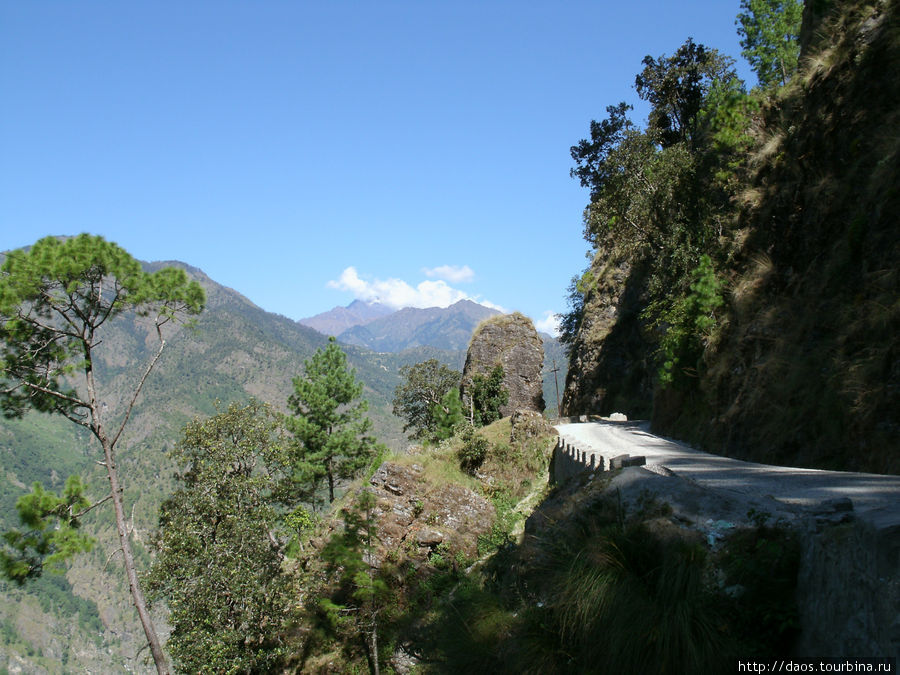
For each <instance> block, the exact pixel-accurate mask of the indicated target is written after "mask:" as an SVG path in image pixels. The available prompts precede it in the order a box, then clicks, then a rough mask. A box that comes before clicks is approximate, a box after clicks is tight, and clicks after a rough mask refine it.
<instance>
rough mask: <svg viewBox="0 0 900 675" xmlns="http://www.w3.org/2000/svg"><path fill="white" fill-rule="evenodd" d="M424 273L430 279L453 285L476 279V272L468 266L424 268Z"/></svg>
mask: <svg viewBox="0 0 900 675" xmlns="http://www.w3.org/2000/svg"><path fill="white" fill-rule="evenodd" d="M422 272H423V273H424V274H425V276H426V277H428V278H429V279H443V280H444V281H449V282H450V283H453V284H460V283H465V282H466V281H472V279H474V278H475V272H474V271H473V270H472V268H471V267H469V266H468V265H463V266H462V267H460V266H459V265H441V266H440V267H423V268H422Z"/></svg>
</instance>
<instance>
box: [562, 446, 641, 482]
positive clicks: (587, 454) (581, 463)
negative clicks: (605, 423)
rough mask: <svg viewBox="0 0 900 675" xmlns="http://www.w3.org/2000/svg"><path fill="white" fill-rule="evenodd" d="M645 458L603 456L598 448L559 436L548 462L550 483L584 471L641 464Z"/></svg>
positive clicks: (613, 469)
mask: <svg viewBox="0 0 900 675" xmlns="http://www.w3.org/2000/svg"><path fill="white" fill-rule="evenodd" d="M644 464H646V459H645V458H644V457H642V456H638V457H632V456H631V455H616V456H615V457H608V456H607V457H604V456H603V455H602V454H600V451H599V450H595V449H594V448H590V447H581V448H579V447H576V446H575V445H574V444H573V443H572V442H571V441H569V440H567V439H565V438H563V437H562V436H559V437H558V438H557V439H556V447H555V448H553V459H552V460H551V462H550V483H551V484H554V485H558V484H559V483H564V482H565V481H567V480H569V479H570V478H572V477H573V476H577V475H579V474H581V473H584V472H585V471H588V472H591V473H593V472H595V471H615V470H616V469H622V468H625V467H626V466H643V465H644Z"/></svg>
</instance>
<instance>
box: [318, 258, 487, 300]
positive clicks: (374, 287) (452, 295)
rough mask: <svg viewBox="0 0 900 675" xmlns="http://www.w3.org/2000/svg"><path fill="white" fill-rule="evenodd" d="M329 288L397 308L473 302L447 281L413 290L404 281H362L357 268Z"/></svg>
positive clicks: (430, 282)
mask: <svg viewBox="0 0 900 675" xmlns="http://www.w3.org/2000/svg"><path fill="white" fill-rule="evenodd" d="M328 287H329V288H336V289H338V290H341V291H348V292H350V293H353V295H354V296H355V297H356V299H357V300H364V301H366V302H380V303H382V304H385V305H388V306H390V307H394V308H396V309H401V308H403V307H449V306H450V305H452V304H453V303H455V302H459V301H460V300H465V299H471V298H469V296H468V295H467V294H466V293H464V292H463V291H460V290H459V289H456V288H453V287H452V286H449V285H448V284H447V283H446V282H445V281H441V280H438V281H423V282H422V283H420V284H419V285H417V286H415V287H413V286H411V285H410V284H408V283H406V282H405V281H403V280H402V279H372V280H368V279H362V278H361V277H360V276H359V273H358V272H357V271H356V268H355V267H348V268H347V269H345V270H344V271H343V272H341V276H340V278H339V279H338V280H337V281H329V282H328ZM475 302H478V301H477V300H476V301H475Z"/></svg>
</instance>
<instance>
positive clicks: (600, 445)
mask: <svg viewBox="0 0 900 675" xmlns="http://www.w3.org/2000/svg"><path fill="white" fill-rule="evenodd" d="M648 427H649V424H648V423H646V422H611V421H610V422H585V423H578V424H559V425H557V426H556V428H557V429H558V431H559V433H560V435H561V436H562V437H563V439H564V440H566V441H567V442H569V443H571V444H572V445H574V446H575V447H577V448H579V449H580V450H585V451H591V450H593V451H595V452H596V453H597V454H599V455H602V456H603V457H605V458H606V459H607V460H609V458H611V457H615V456H617V455H623V454H630V455H633V456H635V455H643V456H645V457H646V458H647V467H646V468H647V469H649V470H651V471H655V472H658V473H663V474H664V475H666V474H668V472H672V473H674V474H675V475H677V476H679V477H681V478H684V479H687V480H689V481H691V482H693V483H695V484H696V485H698V486H700V487H702V488H706V489H708V490H710V491H712V492H715V493H716V494H717V495H718V496H720V497H724V498H726V499H728V501H734V502H736V503H738V504H741V506H740V507H739V508H743V506H748V507H753V508H765V506H766V504H768V505H769V506H770V507H774V508H770V509H769V510H770V511H772V510H774V511H777V512H778V514H779V515H789V514H795V515H802V514H804V513H809V512H816V511H818V510H820V509H821V508H822V507H823V506H824V505H828V504H832V503H834V502H833V500H839V499H841V498H845V497H846V498H849V499H850V500H852V502H853V511H854V513H855V516H856V517H857V518H861V519H863V520H868V521H870V522H872V523H873V524H877V526H879V527H884V526H890V525H894V524H900V476H888V475H880V474H871V473H848V472H843V471H821V470H817V469H800V468H791V467H783V466H768V465H765V464H755V463H752V462H743V461H741V460H737V459H730V458H728V457H721V456H718V455H712V454H710V453H707V452H701V451H699V450H695V449H694V448H691V447H690V446H688V445H685V444H682V443H678V442H676V441H672V440H669V439H665V438H662V437H660V436H655V435H654V434H651V433H650V432H649V431H648ZM663 467H664V468H663Z"/></svg>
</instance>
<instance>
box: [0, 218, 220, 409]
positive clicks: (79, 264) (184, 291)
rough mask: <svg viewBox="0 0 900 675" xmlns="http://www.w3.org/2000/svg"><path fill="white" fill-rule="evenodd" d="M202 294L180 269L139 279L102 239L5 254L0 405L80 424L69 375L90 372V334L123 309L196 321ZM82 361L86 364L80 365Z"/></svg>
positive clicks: (130, 263)
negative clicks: (189, 317) (50, 414)
mask: <svg viewBox="0 0 900 675" xmlns="http://www.w3.org/2000/svg"><path fill="white" fill-rule="evenodd" d="M204 303H205V295H204V292H203V289H202V288H201V287H200V285H199V284H198V283H197V282H194V281H191V282H189V281H188V280H187V275H186V274H185V273H184V271H183V270H177V269H172V268H166V269H163V270H160V271H159V272H156V273H155V274H146V273H144V272H143V270H142V269H141V266H140V263H138V261H136V260H135V259H134V258H132V257H131V256H130V255H129V254H128V253H127V252H126V251H125V250H123V249H122V248H120V247H119V246H117V245H116V244H113V243H110V242H107V241H105V240H104V239H103V238H102V237H94V236H90V235H87V234H81V235H79V236H77V237H74V238H72V239H66V240H64V241H62V240H60V239H57V238H55V237H45V238H44V239H41V240H39V241H38V242H36V243H35V244H34V245H33V246H32V247H31V248H30V249H28V250H24V249H20V250H17V251H12V252H10V253H9V254H8V255H7V256H6V260H5V261H4V263H3V266H2V268H0V366H2V370H0V378H2V384H3V388H2V389H0V406H2V409H3V412H4V414H5V415H7V416H14V417H20V416H21V415H22V414H23V413H24V411H25V410H27V409H29V408H34V409H36V410H39V411H42V412H60V413H63V414H65V415H66V416H70V417H72V416H74V417H76V418H79V419H80V418H81V417H83V415H84V413H85V412H86V411H87V409H88V407H89V403H88V402H87V401H84V400H82V399H80V398H79V397H78V394H77V392H76V391H75V390H74V389H73V388H72V387H71V385H70V384H69V382H70V380H69V379H68V376H69V375H71V374H72V373H73V372H74V371H75V370H76V369H78V370H84V369H89V368H90V366H91V364H90V362H89V359H90V349H89V347H91V346H93V343H94V341H95V337H94V332H95V331H96V330H97V329H98V328H100V326H102V325H103V324H105V323H106V322H107V321H108V320H110V319H112V318H115V317H116V316H117V315H118V314H120V313H121V312H123V311H125V310H127V309H133V310H135V311H137V312H138V313H140V314H142V315H150V314H155V315H156V322H157V325H161V324H163V323H166V322H168V321H169V320H171V319H172V318H174V317H175V315H176V314H177V313H186V314H197V313H198V312H200V311H201V310H202V309H203V305H204ZM86 359H87V361H86Z"/></svg>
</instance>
